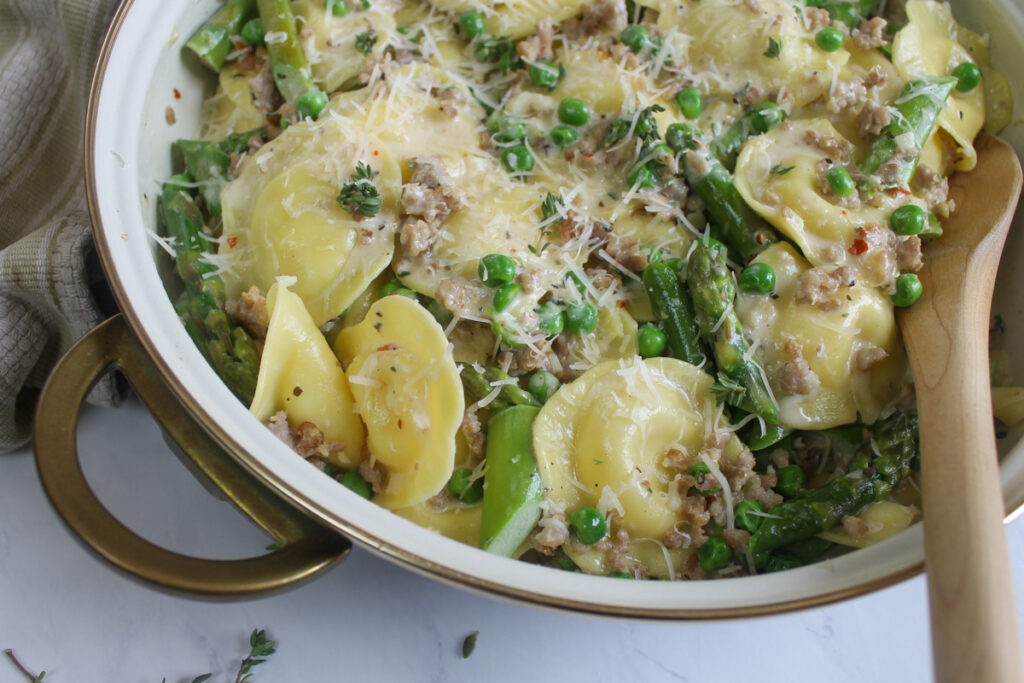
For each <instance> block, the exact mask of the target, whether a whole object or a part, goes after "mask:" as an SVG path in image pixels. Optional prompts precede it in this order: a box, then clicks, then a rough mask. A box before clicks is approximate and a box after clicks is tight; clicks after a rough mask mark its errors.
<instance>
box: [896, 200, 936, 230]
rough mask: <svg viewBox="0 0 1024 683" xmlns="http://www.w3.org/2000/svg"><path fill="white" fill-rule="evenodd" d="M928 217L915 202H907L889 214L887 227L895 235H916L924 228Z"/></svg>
mask: <svg viewBox="0 0 1024 683" xmlns="http://www.w3.org/2000/svg"><path fill="white" fill-rule="evenodd" d="M927 220H928V217H927V215H926V214H925V212H924V209H922V208H921V207H920V206H918V205H917V204H907V205H905V206H901V207H900V208H898V209H896V210H895V211H893V212H892V213H891V214H890V215H889V227H890V228H892V231H893V232H894V233H896V234H897V235H917V234H919V233H920V232H921V231H922V230H924V226H925V223H926V222H927Z"/></svg>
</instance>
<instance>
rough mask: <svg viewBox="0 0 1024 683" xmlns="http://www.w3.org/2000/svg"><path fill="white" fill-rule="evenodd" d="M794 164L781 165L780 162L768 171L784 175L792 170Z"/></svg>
mask: <svg viewBox="0 0 1024 683" xmlns="http://www.w3.org/2000/svg"><path fill="white" fill-rule="evenodd" d="M794 168H796V166H783V165H782V164H775V165H774V166H772V170H771V171H769V173H771V174H772V175H786V174H787V173H789V172H790V171H792V170H793V169H794Z"/></svg>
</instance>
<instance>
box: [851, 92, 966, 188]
mask: <svg viewBox="0 0 1024 683" xmlns="http://www.w3.org/2000/svg"><path fill="white" fill-rule="evenodd" d="M954 85H956V79H955V78H952V77H947V76H943V77H936V78H918V79H915V80H913V81H910V82H909V83H907V84H906V85H905V86H904V87H903V91H902V92H901V93H900V95H899V97H897V98H896V101H895V103H894V104H895V106H896V111H897V115H896V116H894V117H893V119H892V122H891V123H890V124H889V125H887V126H886V127H885V128H883V129H882V132H881V133H879V135H878V137H877V138H875V140H874V142H872V143H871V147H870V148H869V149H868V154H867V156H866V157H865V158H864V162H863V163H862V164H861V171H862V172H863V173H864V175H867V176H874V175H876V174H877V173H878V172H879V170H880V169H881V168H882V166H883V165H885V164H886V163H889V162H890V161H892V162H895V163H896V164H897V173H896V174H895V182H892V181H890V182H889V184H893V185H897V186H906V185H907V184H908V183H909V182H910V179H911V177H913V175H914V169H916V168H917V162H918V159H919V158H920V152H921V149H922V148H923V147H924V143H925V142H927V141H928V138H929V137H930V136H931V134H932V131H933V130H935V122H936V121H937V120H938V118H939V114H940V113H942V109H943V107H945V103H946V98H947V97H949V94H950V92H952V90H953V86H954ZM908 143H909V144H908ZM907 152H915V153H914V154H910V155H909V156H908V154H907Z"/></svg>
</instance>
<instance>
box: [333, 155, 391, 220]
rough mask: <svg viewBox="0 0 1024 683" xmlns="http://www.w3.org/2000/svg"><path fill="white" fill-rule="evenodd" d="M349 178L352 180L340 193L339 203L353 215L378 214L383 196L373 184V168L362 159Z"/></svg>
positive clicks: (370, 216) (369, 215) (369, 216)
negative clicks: (381, 196)
mask: <svg viewBox="0 0 1024 683" xmlns="http://www.w3.org/2000/svg"><path fill="white" fill-rule="evenodd" d="M349 179H350V180H351V181H352V182H350V183H348V184H347V185H345V186H344V187H342V188H341V192H339V193H338V205H339V206H340V207H341V208H343V209H345V210H346V211H348V212H349V213H351V214H352V215H353V216H366V217H367V218H372V217H373V216H376V215H377V212H379V211H380V205H381V198H380V192H378V191H377V188H376V187H375V186H374V184H373V169H371V168H370V167H369V165H367V164H364V163H363V162H361V161H360V162H359V163H357V164H356V171H355V173H353V174H352V175H351V176H350V178H349Z"/></svg>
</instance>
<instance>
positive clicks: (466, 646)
mask: <svg viewBox="0 0 1024 683" xmlns="http://www.w3.org/2000/svg"><path fill="white" fill-rule="evenodd" d="M478 635H480V631H473V632H472V633H470V634H469V635H468V636H466V639H465V640H463V641H462V658H463V659H469V656H470V655H471V654H473V650H475V649H476V637H477V636H478Z"/></svg>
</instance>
